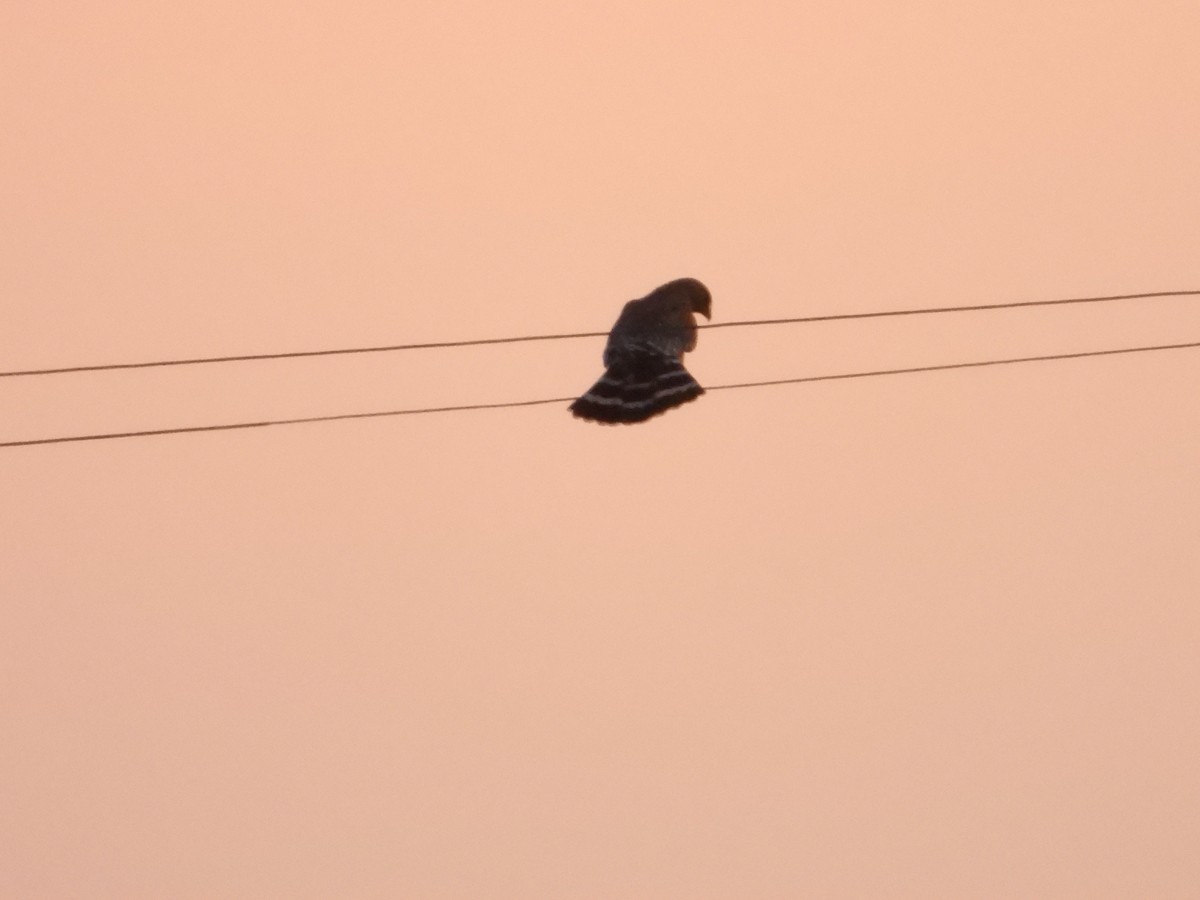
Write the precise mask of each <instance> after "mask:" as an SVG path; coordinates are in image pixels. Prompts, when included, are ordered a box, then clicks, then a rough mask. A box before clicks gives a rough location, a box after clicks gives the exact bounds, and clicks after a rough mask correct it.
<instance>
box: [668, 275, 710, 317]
mask: <svg viewBox="0 0 1200 900" xmlns="http://www.w3.org/2000/svg"><path fill="white" fill-rule="evenodd" d="M663 287H664V288H669V289H671V290H673V291H677V292H679V293H680V294H681V295H683V296H685V297H687V298H688V302H689V303H690V304H691V307H692V312H698V313H700V315H702V316H704V318H706V319H711V318H712V294H710V293H709V292H708V288H706V287H705V286H704V284H703V283H702V282H699V281H697V280H696V279H695V278H679V279H676V280H675V281H672V282H670V283H669V284H665V285H663ZM660 290H661V289H660Z"/></svg>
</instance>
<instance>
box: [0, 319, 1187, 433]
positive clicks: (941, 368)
mask: <svg viewBox="0 0 1200 900" xmlns="http://www.w3.org/2000/svg"><path fill="white" fill-rule="evenodd" d="M1197 347H1200V341H1193V342H1191V343H1186V344H1157V345H1154V346H1150V347H1122V348H1119V349H1115V350H1087V351H1083V352H1081V353H1055V354H1053V355H1049V356H1021V357H1014V358H1009V359H988V360H982V361H977V362H963V363H945V364H942V365H935V366H913V367H910V368H903V369H875V370H873V371H869V372H845V373H839V374H836V375H806V376H804V377H802V378H781V379H776V380H773V381H747V382H742V383H739V384H720V385H716V386H715V387H710V388H708V390H709V391H729V390H735V389H738V388H752V387H767V386H770V385H782V384H805V383H809V382H818V381H842V380H846V379H851V378H875V377H879V376H883V375H910V374H914V373H918V372H945V371H949V370H951V369H975V368H981V367H983V366H1007V365H1015V364H1017V363H1030V362H1048V361H1050V360H1060V359H1083V358H1085V357H1091V356H1117V355H1120V354H1130V353H1150V352H1153V351H1157V350H1185V349H1193V348H1197ZM574 399H575V398H574V397H552V398H550V399H546V400H518V401H514V402H507V403H472V404H468V405H464V406H431V407H424V408H420V409H394V410H384V411H381V412H365V413H342V414H340V415H332V416H307V417H305V418H299V419H271V420H265V421H262V422H236V423H232V424H225V425H193V426H189V427H184V428H157V429H153V430H150V431H122V432H113V433H109V434H81V435H71V436H68V437H56V438H37V439H34V440H26V441H4V442H0V447H32V446H38V445H42V444H66V443H74V442H78V441H106V440H114V439H117V438H133V437H152V436H156V435H165V434H194V433H198V432H203V431H234V430H237V429H245V428H266V427H268V426H271V425H301V424H310V423H314V422H339V421H346V420H349V419H378V418H383V417H386V416H415V415H422V414H424V413H439V412H464V411H467V410H478V409H511V408H514V407H519V406H544V405H547V404H551V403H567V402H569V401H571V400H574Z"/></svg>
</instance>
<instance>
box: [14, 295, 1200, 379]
mask: <svg viewBox="0 0 1200 900" xmlns="http://www.w3.org/2000/svg"><path fill="white" fill-rule="evenodd" d="M1196 295H1200V290H1194V291H1152V292H1149V293H1141V294H1112V295H1109V296H1103V297H1069V298H1067V299H1064V300H1022V301H1017V302H1014V303H985V304H981V305H977V306H930V307H922V308H918V309H892V310H883V311H877V312H860V313H834V314H831V315H819V316H795V317H792V318H786V319H755V320H749V321H742V322H711V323H709V324H707V325H700V326H699V327H700V328H706V329H707V328H739V327H745V326H752V325H787V324H798V323H806V322H837V321H848V320H851V319H882V318H889V317H893V316H923V315H930V314H933V313H957V312H980V311H986V310H996V309H1019V308H1022V307H1031V306H1065V305H1067V304H1075V303H1107V302H1111V301H1115V300H1147V299H1151V298H1156V297H1191V296H1196ZM607 336H608V332H607V331H579V332H573V333H571V334H532V335H523V336H520V337H501V338H479V339H475V340H465V341H433V342H430V343H423V344H387V345H383V346H377V347H345V348H340V349H334V350H296V351H291V352H285V353H247V354H241V355H237V356H197V357H191V358H187V359H160V360H151V361H147V362H132V363H106V364H102V365H91V366H60V367H58V368H52V369H20V370H15V371H11V372H0V378H17V377H21V376H27V375H63V374H67V373H73V372H111V371H115V370H118V369H152V368H160V367H163V366H194V365H203V364H208V363H227V362H251V361H254V360H267V359H299V358H302V357H315V356H344V355H346V354H352V353H390V352H393V351H400V350H434V349H442V348H447V347H479V346H483V345H485V344H518V343H525V342H529V341H560V340H566V339H569V338H591V337H607Z"/></svg>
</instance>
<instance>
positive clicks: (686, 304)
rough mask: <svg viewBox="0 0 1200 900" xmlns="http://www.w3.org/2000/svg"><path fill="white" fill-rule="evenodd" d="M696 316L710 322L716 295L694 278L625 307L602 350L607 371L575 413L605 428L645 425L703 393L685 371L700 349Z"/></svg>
mask: <svg viewBox="0 0 1200 900" xmlns="http://www.w3.org/2000/svg"><path fill="white" fill-rule="evenodd" d="M696 313H700V314H701V315H702V316H704V317H705V318H706V319H708V318H712V295H711V294H710V293H709V292H708V288H706V287H705V286H704V285H703V284H701V283H700V282H699V281H697V280H696V279H695V278H679V279H677V280H675V281H669V282H667V283H666V284H664V285H663V286H662V287H659V288H655V289H654V290H653V291H651V292H650V293H649V294H647V295H646V296H645V297H642V298H641V299H640V300H630V301H629V302H628V303H626V304H625V308H624V309H622V310H621V315H620V316H618V317H617V321H616V324H615V325H613V327H612V331H611V332H610V333H609V335H608V343H607V344H606V345H605V347H604V367H605V369H606V370H607V371H605V373H604V376H603V377H602V378H601V379H600V380H599V381H597V382H596V383H595V384H594V385H592V386H591V388H589V389H588V392H587V393H586V394H584V395H583V396H582V397H580V398H579V399H578V400H576V401H575V402H574V403H572V404H571V412H572V413H573V414H574V415H576V416H578V417H579V418H581V419H591V420H592V421H595V422H603V423H606V424H608V423H617V422H625V423H632V422H644V421H645V420H646V419H649V418H650V417H651V416H655V415H658V414H659V413H661V412H666V411H667V410H668V409H671V408H672V407H674V406H679V405H680V404H683V403H687V402H688V401H689V400H695V399H696V398H697V397H699V396H700V395H701V394H703V393H704V388H702V387H700V385H699V383H698V382H697V381H696V379H695V378H693V377H692V376H691V375H690V374H689V373H688V370H687V369H685V368H684V367H683V354H685V353H687V352H689V351H690V350H694V349H695V348H696V316H695V314H696Z"/></svg>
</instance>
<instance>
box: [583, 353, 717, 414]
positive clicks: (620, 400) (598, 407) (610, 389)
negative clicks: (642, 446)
mask: <svg viewBox="0 0 1200 900" xmlns="http://www.w3.org/2000/svg"><path fill="white" fill-rule="evenodd" d="M703 393H704V388H702V387H700V384H699V383H698V382H697V381H696V379H695V378H693V377H692V376H691V374H690V373H689V372H688V370H687V369H685V368H684V367H683V363H681V362H680V361H679V360H678V359H673V358H671V357H667V356H663V357H656V358H653V359H646V360H639V361H638V364H637V365H628V364H617V365H613V366H610V367H609V369H608V371H607V372H605V373H604V376H603V377H602V378H601V379H600V380H599V381H597V382H596V383H595V384H594V385H592V386H591V387H590V388H589V389H588V392H587V393H586V394H584V395H583V396H582V397H580V398H579V399H578V400H576V401H575V402H574V403H572V404H571V412H572V413H573V414H574V415H576V416H578V417H579V418H581V419H591V420H592V421H593V422H602V423H605V424H616V423H622V422H623V423H633V422H644V421H645V420H646V419H649V418H650V417H651V416H656V415H658V414H659V413H662V412H666V411H667V410H668V409H671V408H672V407H675V406H679V405H680V404H683V403H687V402H688V401H689V400H695V399H696V398H697V397H699V396H700V395H701V394H703Z"/></svg>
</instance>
